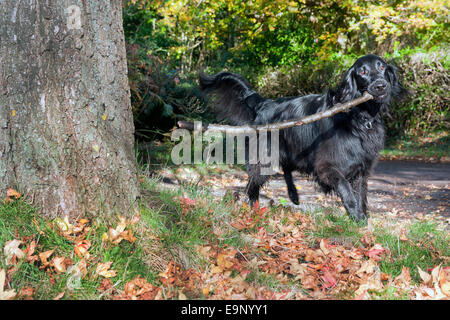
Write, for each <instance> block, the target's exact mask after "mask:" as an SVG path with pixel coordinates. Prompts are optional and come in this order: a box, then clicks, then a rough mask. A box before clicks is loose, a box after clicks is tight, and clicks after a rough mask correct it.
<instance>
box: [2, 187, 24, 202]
mask: <svg viewBox="0 0 450 320" xmlns="http://www.w3.org/2000/svg"><path fill="white" fill-rule="evenodd" d="M21 196H22V195H21V194H20V193H18V192H17V191H16V190H14V189H12V188H8V189H7V190H6V199H5V201H6V202H11V201H13V198H15V199H16V200H17V199H19V198H20V197H21Z"/></svg>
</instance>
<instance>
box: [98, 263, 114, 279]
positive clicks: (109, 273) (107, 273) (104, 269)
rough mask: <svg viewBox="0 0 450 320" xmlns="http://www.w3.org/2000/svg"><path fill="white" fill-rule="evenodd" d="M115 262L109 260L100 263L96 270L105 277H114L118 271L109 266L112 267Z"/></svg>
mask: <svg viewBox="0 0 450 320" xmlns="http://www.w3.org/2000/svg"><path fill="white" fill-rule="evenodd" d="M112 263H113V262H112V261H108V262H105V263H99V264H98V265H97V268H96V270H95V273H96V274H98V275H100V276H102V277H105V278H112V277H115V276H116V275H117V271H116V270H110V269H109V268H111V264H112Z"/></svg>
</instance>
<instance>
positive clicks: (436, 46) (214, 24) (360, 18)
mask: <svg viewBox="0 0 450 320" xmlns="http://www.w3.org/2000/svg"><path fill="white" fill-rule="evenodd" d="M123 15H124V30H125V37H126V42H127V43H128V45H129V50H128V64H129V77H130V87H131V93H132V105H133V111H134V116H135V123H136V128H137V136H138V137H140V138H143V139H147V140H148V139H153V138H155V135H154V134H152V132H155V131H163V132H165V131H167V130H169V129H170V128H172V127H173V126H174V125H175V124H176V119H178V118H180V117H186V116H187V117H195V118H200V119H204V120H208V121H209V120H211V119H212V115H211V114H209V113H208V112H206V111H205V102H204V101H203V98H202V95H201V93H200V92H199V91H198V86H197V77H198V72H199V71H200V70H202V69H203V70H205V71H206V72H210V73H213V72H218V71H221V70H229V71H232V72H236V73H239V74H241V75H243V76H244V77H245V78H247V79H248V80H249V81H250V82H251V83H252V84H253V85H254V86H255V87H256V88H257V89H258V90H259V91H260V92H261V94H262V95H263V96H266V97H280V96H290V95H303V94H308V93H320V92H323V91H325V90H326V89H327V88H329V87H334V86H336V84H337V82H338V81H339V80H340V78H341V76H342V73H343V72H344V71H345V70H346V69H347V68H348V67H349V66H350V65H351V64H352V63H353V62H354V61H355V59H356V58H357V57H359V56H362V55H364V54H367V53H375V54H378V55H380V56H382V57H384V58H385V59H386V60H387V61H388V62H391V63H393V64H394V65H396V66H397V67H399V69H400V73H401V79H402V82H403V83H404V85H405V86H406V87H407V88H409V89H410V90H411V92H412V93H413V94H412V95H411V97H410V99H409V100H406V101H404V102H401V103H398V104H396V105H394V106H393V107H392V109H391V115H392V118H386V125H387V128H388V130H387V133H388V138H390V139H393V138H396V137H399V136H405V135H407V136H408V135H409V136H411V135H415V136H420V135H423V134H424V133H425V132H428V133H429V132H433V131H441V132H442V131H445V130H448V106H447V105H448V91H449V90H448V86H449V76H448V70H449V68H448V65H449V63H448V58H447V55H446V52H448V44H449V37H448V35H449V33H448V32H447V30H448V22H447V19H446V17H447V16H448V8H447V7H446V6H445V2H444V1H441V0H434V1H431V0H424V1H420V2H418V1H412V0H399V1H364V2H363V1H361V2H356V3H355V2H354V1H351V0H324V1H321V2H316V1H297V2H293V1H282V0H255V1H252V2H242V1H237V0H230V1H223V0H219V1H213V0H205V1H195V0H188V1H181V0H173V1H164V0H153V1H150V0H124V12H123Z"/></svg>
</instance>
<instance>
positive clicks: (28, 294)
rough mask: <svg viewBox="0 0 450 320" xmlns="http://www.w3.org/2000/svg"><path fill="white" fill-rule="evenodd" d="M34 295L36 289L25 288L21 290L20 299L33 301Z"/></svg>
mask: <svg viewBox="0 0 450 320" xmlns="http://www.w3.org/2000/svg"><path fill="white" fill-rule="evenodd" d="M33 294H34V288H32V287H25V288H22V289H20V291H19V294H18V298H20V299H24V300H32V299H33Z"/></svg>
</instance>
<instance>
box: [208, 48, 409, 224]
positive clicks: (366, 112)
mask: <svg viewBox="0 0 450 320" xmlns="http://www.w3.org/2000/svg"><path fill="white" fill-rule="evenodd" d="M200 86H201V88H202V90H204V91H206V92H211V91H212V92H214V93H215V94H216V96H217V98H218V99H217V102H216V111H217V113H218V114H219V116H220V118H221V119H220V120H223V119H227V120H228V122H229V123H230V124H232V125H242V124H266V123H277V122H281V121H283V120H288V119H298V118H302V117H304V116H306V115H310V114H313V113H316V112H320V111H324V110H326V109H329V108H330V107H332V106H333V105H335V104H337V103H339V102H340V103H342V102H346V101H349V100H352V99H355V98H357V97H359V96H361V95H362V94H363V92H364V91H368V92H369V93H370V94H371V95H373V96H374V99H373V100H369V101H368V102H365V103H363V104H360V105H358V106H356V107H354V108H352V109H351V110H350V111H349V112H346V113H339V114H336V115H335V116H333V117H330V118H326V119H322V120H319V121H316V122H313V123H311V124H308V125H303V126H300V127H294V128H289V129H284V130H281V131H280V136H279V145H280V159H279V162H280V165H281V167H282V169H283V171H284V178H285V180H286V184H287V187H288V192H289V198H290V199H291V201H292V202H293V203H295V204H298V194H297V190H296V188H295V185H294V182H293V179H292V171H294V170H299V171H300V172H303V173H308V174H312V175H313V177H314V178H315V180H316V181H317V183H318V184H319V185H320V186H321V188H322V190H323V191H324V192H325V193H329V192H335V193H336V194H337V195H338V196H339V197H340V198H341V199H342V202H343V204H344V206H345V209H346V210H347V212H348V213H349V214H350V216H351V217H352V218H353V219H355V220H357V221H358V220H363V219H366V217H367V179H368V177H369V174H370V171H371V169H372V167H373V166H374V164H375V162H376V159H377V157H378V154H379V152H380V150H381V149H382V148H383V143H384V128H383V123H382V118H381V117H382V113H383V112H388V111H389V105H390V103H391V101H392V100H393V99H397V98H402V97H403V96H405V95H406V94H407V90H406V89H404V88H403V87H402V86H401V85H400V84H399V82H398V78H397V72H396V68H395V67H393V66H391V65H389V64H387V63H386V62H384V61H383V60H382V59H381V58H380V57H378V56H376V55H366V56H364V57H361V58H359V59H358V60H357V61H356V62H355V64H354V65H353V66H352V67H351V68H350V69H349V70H348V71H347V72H346V74H345V76H344V79H343V81H342V82H341V83H340V85H339V86H338V88H337V90H328V92H326V93H324V94H311V95H306V96H302V97H286V98H280V99H277V100H271V99H265V98H262V97H261V96H260V95H259V94H258V93H256V92H255V91H254V90H253V89H252V88H251V86H250V85H249V84H248V82H247V81H246V80H245V79H243V78H242V77H240V76H239V75H236V74H233V73H229V72H220V73H217V74H215V75H212V76H207V75H205V74H201V75H200ZM247 170H248V174H249V182H248V185H247V193H248V196H249V199H250V202H251V203H254V202H255V201H256V200H257V199H258V198H259V189H260V187H261V186H262V185H263V184H264V182H266V181H267V179H268V178H269V176H267V175H261V174H260V168H259V166H258V165H247Z"/></svg>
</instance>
